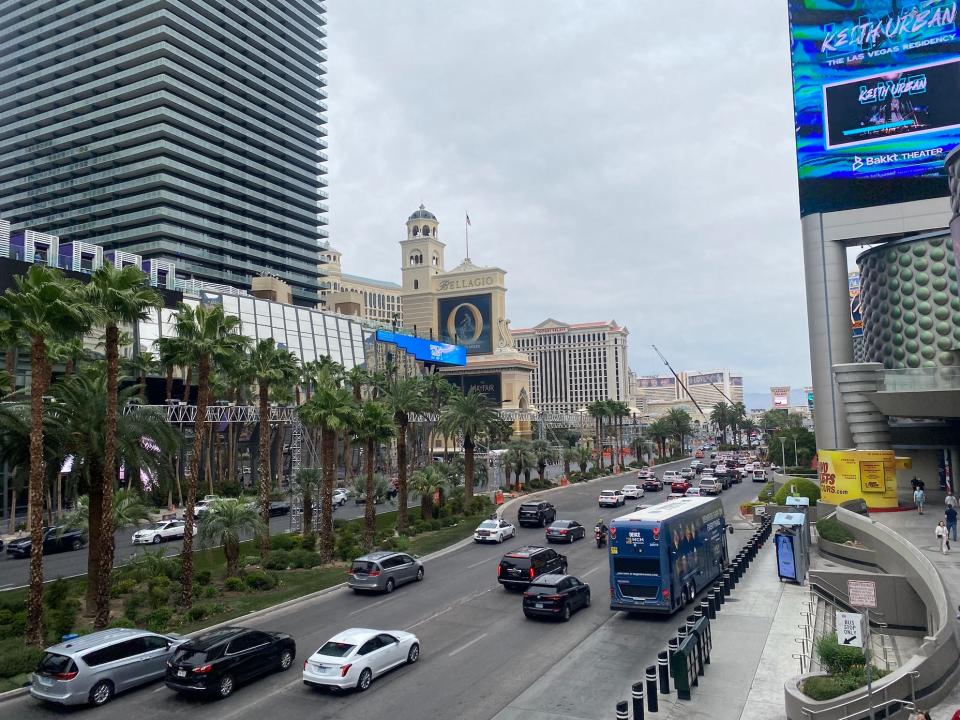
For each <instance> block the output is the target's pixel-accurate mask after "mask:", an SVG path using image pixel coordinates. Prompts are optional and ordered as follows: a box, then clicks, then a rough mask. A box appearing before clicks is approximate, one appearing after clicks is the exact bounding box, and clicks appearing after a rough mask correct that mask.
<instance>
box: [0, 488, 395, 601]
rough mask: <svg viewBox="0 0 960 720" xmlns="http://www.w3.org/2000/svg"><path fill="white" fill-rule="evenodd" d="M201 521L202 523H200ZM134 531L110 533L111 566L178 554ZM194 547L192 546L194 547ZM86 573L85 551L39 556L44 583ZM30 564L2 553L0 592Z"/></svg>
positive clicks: (386, 508) (281, 528) (286, 524)
mask: <svg viewBox="0 0 960 720" xmlns="http://www.w3.org/2000/svg"><path fill="white" fill-rule="evenodd" d="M395 509H396V506H395V505H390V504H388V503H384V504H382V505H377V512H378V513H381V512H390V511H392V510H395ZM333 517H334V518H335V519H336V518H344V519H351V518H358V517H363V506H362V505H356V504H355V503H354V502H353V501H352V500H350V501H348V502H347V504H346V505H344V506H343V507H340V508H337V509H336V510H335V512H334V514H333ZM201 522H202V521H201ZM289 530H290V516H289V515H281V516H278V517H272V518H270V534H271V535H276V534H278V533H283V532H288V531H289ZM135 531H136V528H124V529H122V530H117V532H116V533H114V538H113V540H114V543H115V544H114V547H115V548H116V554H115V562H114V564H115V565H124V564H126V563H128V562H130V560H131V558H132V557H135V556H136V555H138V554H142V553H143V552H144V549H146V550H149V551H150V552H156V551H158V550H162V551H163V552H164V554H165V555H178V554H180V546H181V544H182V543H181V542H180V541H179V540H176V541H172V542H166V543H162V544H159V545H134V544H133V542H132V541H131V540H132V538H133V533H134V532H135ZM194 547H196V544H194ZM86 571H87V548H85V547H84V548H81V549H80V550H77V551H76V552H70V551H68V552H62V553H52V554H50V555H44V557H43V575H44V577H45V578H46V579H47V580H56V579H57V578H58V577H69V576H72V575H78V574H81V573H85V572H86ZM29 576H30V561H29V560H28V559H26V558H14V557H11V556H10V555H7V554H6V551H3V552H0V591H3V590H10V589H11V588H15V587H21V586H23V585H26V584H27V582H29Z"/></svg>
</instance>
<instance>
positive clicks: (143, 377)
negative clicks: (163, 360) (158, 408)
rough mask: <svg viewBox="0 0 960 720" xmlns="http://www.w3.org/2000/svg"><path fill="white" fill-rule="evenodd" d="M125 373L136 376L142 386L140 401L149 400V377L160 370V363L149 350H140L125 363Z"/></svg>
mask: <svg viewBox="0 0 960 720" xmlns="http://www.w3.org/2000/svg"><path fill="white" fill-rule="evenodd" d="M123 365H124V367H123V370H124V372H125V373H127V374H129V375H131V376H134V375H135V376H136V377H137V379H138V382H139V385H140V399H141V400H144V401H146V399H147V376H148V375H153V374H154V373H155V372H157V371H158V370H159V369H160V361H159V360H158V359H157V356H156V355H154V354H153V353H152V352H150V351H149V350H140V351H139V352H137V353H136V354H134V356H133V357H131V358H129V359H127V360H126V361H125V362H124V364H123Z"/></svg>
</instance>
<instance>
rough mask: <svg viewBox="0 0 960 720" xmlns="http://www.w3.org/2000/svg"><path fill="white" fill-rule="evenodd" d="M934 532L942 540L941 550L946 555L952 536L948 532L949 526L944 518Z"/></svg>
mask: <svg viewBox="0 0 960 720" xmlns="http://www.w3.org/2000/svg"><path fill="white" fill-rule="evenodd" d="M934 532H935V533H936V534H937V539H938V540H939V541H940V552H942V553H943V554H944V555H946V554H947V551H948V550H949V549H950V536H949V534H948V533H947V526H946V524H945V523H944V521H943V520H941V521H940V522H939V524H938V525H937V527H936V529H935V530H934Z"/></svg>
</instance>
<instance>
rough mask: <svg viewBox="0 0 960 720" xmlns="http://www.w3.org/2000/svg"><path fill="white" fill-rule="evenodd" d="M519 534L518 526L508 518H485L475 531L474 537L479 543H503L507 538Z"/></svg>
mask: <svg viewBox="0 0 960 720" xmlns="http://www.w3.org/2000/svg"><path fill="white" fill-rule="evenodd" d="M516 536H517V528H515V527H514V526H513V525H511V524H510V523H508V522H507V521H506V520H500V519H497V520H493V519H490V520H484V521H483V522H482V523H480V525H479V526H477V529H476V530H474V531H473V539H474V541H475V542H478V543H488V542H495V543H502V542H503V541H504V540H506V539H507V538H512V537H516Z"/></svg>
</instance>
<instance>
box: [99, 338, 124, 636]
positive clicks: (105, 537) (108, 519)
mask: <svg viewBox="0 0 960 720" xmlns="http://www.w3.org/2000/svg"><path fill="white" fill-rule="evenodd" d="M105 349H106V354H107V409H106V417H105V422H104V441H103V478H102V483H103V498H102V504H103V510H102V514H101V523H102V527H103V531H102V534H101V536H100V543H101V550H100V573H99V576H98V577H97V612H96V615H95V616H94V619H93V626H94V628H96V629H97V630H103V629H104V628H105V627H106V626H107V625H108V624H109V623H110V573H111V571H112V570H113V553H114V538H113V486H114V482H115V474H116V443H117V378H118V376H119V374H120V358H119V351H120V331H119V329H118V328H117V326H116V325H115V324H113V323H111V324H108V325H107V327H106V348H105ZM129 470H130V468H127V471H129ZM92 480H93V482H96V479H95V478H92Z"/></svg>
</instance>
